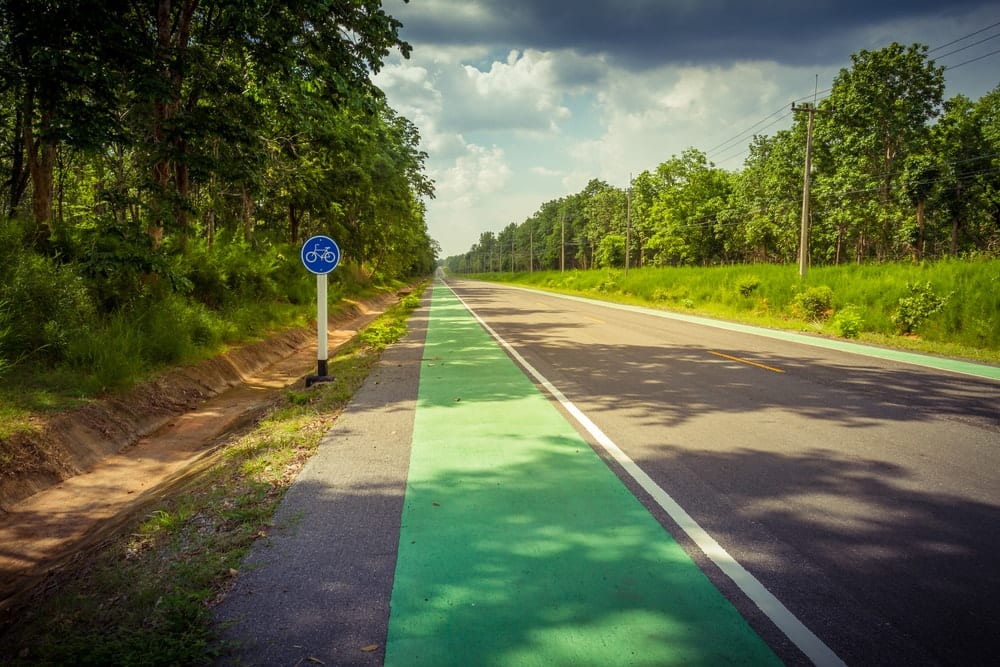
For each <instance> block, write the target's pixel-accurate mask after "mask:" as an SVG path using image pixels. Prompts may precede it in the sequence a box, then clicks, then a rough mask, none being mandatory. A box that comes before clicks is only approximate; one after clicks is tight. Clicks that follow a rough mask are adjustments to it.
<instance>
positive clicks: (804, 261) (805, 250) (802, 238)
mask: <svg viewBox="0 0 1000 667" xmlns="http://www.w3.org/2000/svg"><path fill="white" fill-rule="evenodd" d="M792 111H805V112H806V113H808V114H809V124H808V125H807V126H806V165H805V170H804V172H803V175H802V225H801V229H800V230H799V277H801V278H805V277H806V270H807V269H808V268H809V184H810V181H811V180H812V179H811V174H810V171H811V170H812V145H813V121H814V119H815V117H816V107H815V106H813V105H811V104H806V105H805V106H801V107H796V106H795V103H794V102H792Z"/></svg>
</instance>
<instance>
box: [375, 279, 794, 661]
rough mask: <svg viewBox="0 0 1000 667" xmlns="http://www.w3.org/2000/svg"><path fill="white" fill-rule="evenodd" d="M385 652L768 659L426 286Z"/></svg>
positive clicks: (530, 390)
mask: <svg viewBox="0 0 1000 667" xmlns="http://www.w3.org/2000/svg"><path fill="white" fill-rule="evenodd" d="M391 609H392V612H391V617H390V623H389V636H388V641H387V644H386V658H385V664H386V665H390V666H410V665H421V664H422V665H435V666H440V665H504V666H511V665H610V664H614V665H671V664H685V665H717V664H752V665H760V664H777V663H778V660H777V658H776V657H775V655H774V654H773V653H772V652H771V650H770V648H768V646H767V645H766V644H765V643H764V642H763V641H762V640H761V639H760V638H759V637H758V636H757V635H756V634H755V633H754V632H753V630H752V629H751V628H750V627H749V626H748V625H747V623H746V621H745V620H744V619H743V618H742V617H741V616H740V615H739V613H738V612H737V611H736V610H735V608H734V607H733V606H732V605H731V604H730V603H729V602H728V601H727V600H726V599H725V598H724V597H723V596H722V595H721V594H720V593H719V592H718V591H717V590H716V589H715V587H714V586H712V584H711V582H709V581H708V579H707V578H706V577H705V576H704V575H703V574H702V572H701V571H700V570H699V569H698V568H697V566H696V565H695V564H694V563H693V562H692V561H691V560H690V559H689V558H688V556H687V554H685V553H684V551H683V549H681V548H680V546H679V545H678V544H677V543H676V542H675V541H674V540H673V538H671V537H670V535H669V534H668V533H667V532H666V531H665V530H664V529H663V528H662V526H660V525H659V523H657V522H656V520H655V519H654V518H653V517H652V516H651V515H650V514H649V512H648V511H647V510H646V509H645V508H644V507H643V506H642V505H641V504H640V503H639V501H638V500H636V498H635V497H634V496H632V494H631V493H630V492H629V491H628V489H626V488H625V486H624V485H623V484H622V483H621V482H620V480H618V478H617V477H616V476H615V475H614V474H613V473H612V472H611V471H610V470H609V469H608V467H607V466H606V465H605V464H604V462H603V461H602V460H601V459H600V458H599V457H598V456H597V455H596V454H595V453H594V452H593V450H592V449H591V448H590V447H589V446H588V445H587V444H586V442H585V441H584V440H583V439H582V438H581V437H580V436H579V435H578V434H577V433H576V431H575V430H573V428H572V427H571V426H570V425H569V423H568V422H567V421H566V419H565V418H564V417H563V416H562V415H561V414H560V413H559V412H558V411H557V410H556V409H555V408H554V407H553V406H552V405H551V403H550V402H549V401H548V399H547V398H546V397H545V396H544V395H543V394H542V393H541V392H540V391H539V390H538V389H537V388H536V387H535V386H534V385H533V384H532V383H531V381H530V380H529V379H528V378H527V377H526V376H525V375H524V373H523V372H522V371H521V370H520V369H519V368H518V367H517V366H516V365H515V364H514V363H513V362H512V361H511V360H510V358H509V357H507V355H506V354H505V353H504V352H503V351H502V350H501V349H500V348H499V346H497V345H496V343H495V342H494V341H493V339H492V338H490V337H489V336H488V334H487V333H486V332H485V331H484V330H483V329H482V328H481V327H480V326H479V324H478V323H477V322H476V321H475V320H474V319H473V318H472V317H471V315H470V314H469V313H468V311H466V310H465V308H464V307H463V306H462V305H461V303H460V302H459V301H458V300H457V299H456V298H455V297H454V296H453V295H452V294H451V293H450V292H449V291H448V290H447V288H444V287H441V286H438V287H435V289H434V294H433V303H432V307H431V316H430V322H429V324H428V331H427V341H426V347H425V351H424V362H423V365H422V368H421V375H420V390H419V397H418V404H417V412H416V416H415V421H414V433H413V447H412V452H411V458H410V470H409V477H408V480H407V488H406V502H405V506H404V509H403V517H402V529H401V533H400V545H399V556H398V560H397V564H396V577H395V582H394V587H393V592H392V601H391Z"/></svg>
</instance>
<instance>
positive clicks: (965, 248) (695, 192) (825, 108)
mask: <svg viewBox="0 0 1000 667" xmlns="http://www.w3.org/2000/svg"><path fill="white" fill-rule="evenodd" d="M944 91H945V68H944V67H943V66H939V65H937V64H935V62H934V61H933V60H932V59H930V58H929V57H928V49H927V47H926V46H923V45H919V44H913V45H911V46H903V45H900V44H896V43H893V44H891V45H889V46H887V47H885V48H883V49H880V50H874V51H861V52H859V53H856V54H854V55H852V56H851V66H850V67H849V68H844V69H842V70H841V71H840V72H839V74H838V75H837V76H836V77H835V79H834V81H833V85H832V88H831V89H830V90H829V91H825V92H824V94H823V96H822V99H817V100H816V102H812V101H805V102H804V103H802V102H803V101H802V100H798V101H797V102H799V103H800V104H798V105H796V107H795V108H796V109H797V111H796V113H795V119H794V122H793V125H792V127H791V128H790V129H787V130H781V131H778V132H776V133H775V134H774V135H773V136H768V135H764V134H758V135H754V136H753V139H752V141H751V144H750V146H749V153H748V156H747V158H746V159H745V162H744V164H743V165H742V168H740V169H738V170H735V171H726V170H724V169H720V168H718V167H716V166H715V165H714V164H712V163H711V162H710V161H709V160H708V159H707V157H706V153H705V152H704V151H702V150H700V149H698V148H695V147H691V148H688V149H687V150H685V151H683V152H682V154H681V155H674V156H672V157H671V158H670V159H668V160H666V161H665V162H662V163H661V164H660V165H658V166H657V167H656V168H655V169H654V170H646V171H643V172H642V173H639V174H638V175H635V176H634V177H632V178H631V182H630V184H629V186H628V187H627V188H625V189H622V188H619V187H614V186H611V185H609V184H608V183H606V182H604V181H601V180H598V179H594V180H591V181H590V182H589V183H588V184H587V186H586V187H585V188H584V189H583V190H582V191H581V192H579V193H577V194H573V195H569V196H566V197H562V198H559V199H557V200H553V201H549V202H546V203H544V204H542V205H541V207H540V208H539V209H538V211H537V212H535V213H534V214H533V215H532V216H531V217H529V218H528V219H527V220H524V221H523V222H520V223H515V222H512V223H510V224H509V225H507V226H506V227H505V228H504V229H503V230H501V231H499V232H496V233H494V232H492V231H491V232H486V233H483V234H482V235H481V236H480V239H479V241H478V243H476V244H474V245H473V246H472V247H471V248H470V249H469V250H468V251H467V252H465V253H463V254H459V255H454V256H451V257H448V258H447V259H446V260H445V262H444V263H445V265H446V266H447V268H448V270H450V271H451V272H453V273H469V272H472V273H477V272H495V271H511V272H520V271H534V270H540V269H541V270H544V269H551V270H560V269H564V270H568V269H591V268H599V267H611V268H615V267H626V266H631V267H639V266H713V265H722V264H739V263H757V264H763V263H767V264H773V263H777V264H787V263H795V262H796V261H798V259H799V258H798V253H799V247H800V236H801V228H802V224H801V220H802V209H803V190H804V178H803V176H804V171H805V166H804V165H805V158H806V148H807V139H810V138H811V147H810V159H811V168H810V183H809V185H810V188H809V195H810V196H809V200H808V203H809V209H808V210H809V215H808V244H807V249H808V253H807V255H808V257H807V260H806V262H807V263H808V264H812V265H817V266H821V265H838V264H846V263H871V262H888V261H924V260H935V259H939V258H944V257H969V256H986V257H996V256H997V254H998V253H1000V85H998V87H997V88H995V89H993V90H992V91H991V92H990V93H988V94H986V95H985V96H983V97H982V98H981V99H979V100H971V99H969V98H967V97H965V96H962V95H957V96H954V97H952V98H950V99H947V100H946V99H944ZM811 99H812V98H810V100H811ZM810 125H812V128H811V129H812V131H811V133H810ZM810 135H811V136H810Z"/></svg>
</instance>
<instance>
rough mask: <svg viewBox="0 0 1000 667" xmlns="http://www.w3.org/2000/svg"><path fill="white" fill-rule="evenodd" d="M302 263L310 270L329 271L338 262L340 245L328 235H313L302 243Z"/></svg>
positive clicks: (314, 271) (317, 272) (322, 272)
mask: <svg viewBox="0 0 1000 667" xmlns="http://www.w3.org/2000/svg"><path fill="white" fill-rule="evenodd" d="M300 255H301V258H302V263H303V264H304V265H305V267H306V268H307V269H309V270H310V271H311V272H313V273H315V274H318V275H322V274H324V273H330V272H331V271H333V270H334V269H335V268H337V264H339V263H340V247H338V246H337V242H336V241H334V240H333V239H331V238H330V237H329V236H313V237H312V238H310V239H309V240H307V241H306V242H305V243H304V244H303V245H302V250H301V253H300Z"/></svg>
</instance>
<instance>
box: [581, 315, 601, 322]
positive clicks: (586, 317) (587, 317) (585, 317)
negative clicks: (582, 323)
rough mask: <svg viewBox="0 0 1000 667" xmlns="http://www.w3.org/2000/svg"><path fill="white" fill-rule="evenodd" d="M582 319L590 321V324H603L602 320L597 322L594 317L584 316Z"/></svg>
mask: <svg viewBox="0 0 1000 667" xmlns="http://www.w3.org/2000/svg"><path fill="white" fill-rule="evenodd" d="M583 317H584V319H587V320H590V321H592V322H597V323H598V324H604V320H599V319H597V318H596V317H591V316H590V315H584V316H583Z"/></svg>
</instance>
